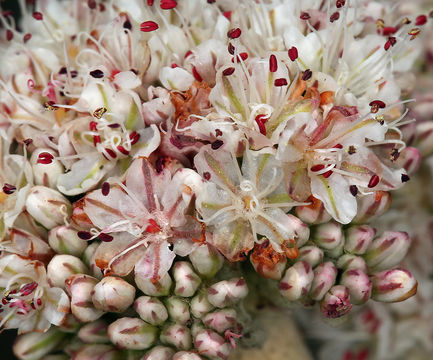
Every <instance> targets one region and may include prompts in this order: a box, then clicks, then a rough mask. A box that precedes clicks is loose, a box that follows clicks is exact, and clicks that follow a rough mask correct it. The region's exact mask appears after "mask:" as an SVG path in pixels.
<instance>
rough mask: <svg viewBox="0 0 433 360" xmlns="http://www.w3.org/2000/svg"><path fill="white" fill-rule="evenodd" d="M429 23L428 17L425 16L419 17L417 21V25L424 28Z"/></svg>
mask: <svg viewBox="0 0 433 360" xmlns="http://www.w3.org/2000/svg"><path fill="white" fill-rule="evenodd" d="M426 22H427V16H425V15H418V16H417V17H416V19H415V25H416V26H422V25H424V24H425V23H426Z"/></svg>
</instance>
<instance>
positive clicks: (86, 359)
mask: <svg viewBox="0 0 433 360" xmlns="http://www.w3.org/2000/svg"><path fill="white" fill-rule="evenodd" d="M121 356H122V353H121V352H120V351H119V350H117V349H116V348H115V347H114V346H112V345H105V344H86V345H84V346H82V347H81V348H79V349H78V351H76V352H74V354H73V359H74V360H117V359H119V358H121Z"/></svg>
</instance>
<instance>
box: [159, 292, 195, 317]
mask: <svg viewBox="0 0 433 360" xmlns="http://www.w3.org/2000/svg"><path fill="white" fill-rule="evenodd" d="M164 303H165V306H166V308H167V311H168V316H169V317H170V319H172V320H173V321H174V322H177V323H179V324H186V323H187V322H188V320H189V319H190V318H191V315H190V313H189V306H188V304H187V303H186V301H185V300H183V299H182V298H178V297H175V296H171V297H169V298H167V299H166V300H165V301H164Z"/></svg>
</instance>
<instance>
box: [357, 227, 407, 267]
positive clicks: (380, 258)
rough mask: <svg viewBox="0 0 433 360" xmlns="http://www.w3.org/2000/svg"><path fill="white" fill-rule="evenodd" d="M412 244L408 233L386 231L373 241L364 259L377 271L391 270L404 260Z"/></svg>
mask: <svg viewBox="0 0 433 360" xmlns="http://www.w3.org/2000/svg"><path fill="white" fill-rule="evenodd" d="M410 244H411V239H410V237H409V235H408V234H407V233H406V232H402V231H385V232H384V233H383V234H382V235H381V236H379V237H378V238H376V239H374V240H373V242H372V243H371V245H370V246H369V247H368V249H367V252H366V253H365V254H364V256H363V258H364V260H365V261H366V262H367V265H368V266H369V267H370V268H372V269H374V270H375V271H378V270H385V269H390V268H393V267H394V266H396V265H398V264H399V263H400V262H401V261H402V260H403V258H404V257H405V255H406V253H407V251H408V250H409V246H410Z"/></svg>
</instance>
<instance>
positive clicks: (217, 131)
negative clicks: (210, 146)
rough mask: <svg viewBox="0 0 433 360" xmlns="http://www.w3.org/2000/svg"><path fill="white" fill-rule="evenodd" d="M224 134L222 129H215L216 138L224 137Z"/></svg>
mask: <svg viewBox="0 0 433 360" xmlns="http://www.w3.org/2000/svg"><path fill="white" fill-rule="evenodd" d="M222 134H223V132H222V131H221V130H220V129H215V136H222Z"/></svg>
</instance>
